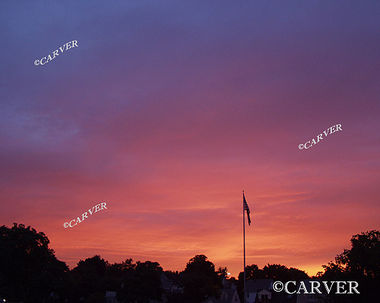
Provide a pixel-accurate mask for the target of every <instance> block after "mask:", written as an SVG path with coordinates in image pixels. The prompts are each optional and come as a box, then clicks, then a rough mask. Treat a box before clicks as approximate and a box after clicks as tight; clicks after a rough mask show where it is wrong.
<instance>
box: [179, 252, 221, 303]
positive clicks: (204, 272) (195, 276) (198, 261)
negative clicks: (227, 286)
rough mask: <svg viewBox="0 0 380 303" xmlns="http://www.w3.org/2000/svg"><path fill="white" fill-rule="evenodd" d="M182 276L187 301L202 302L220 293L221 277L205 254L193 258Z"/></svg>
mask: <svg viewBox="0 0 380 303" xmlns="http://www.w3.org/2000/svg"><path fill="white" fill-rule="evenodd" d="M181 276H182V283H183V286H184V296H185V300H186V301H187V302H193V303H196V302H202V301H203V300H205V299H206V298H208V297H217V296H218V295H219V294H220V289H221V287H222V283H221V279H220V278H219V276H218V273H217V272H216V271H215V265H214V264H213V263H212V262H210V261H208V260H207V257H206V256H205V255H196V256H195V257H193V258H191V259H190V261H189V262H188V263H187V265H186V268H185V270H184V271H183V272H182V273H181Z"/></svg>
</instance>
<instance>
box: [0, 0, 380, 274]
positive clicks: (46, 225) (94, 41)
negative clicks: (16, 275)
mask: <svg viewBox="0 0 380 303" xmlns="http://www.w3.org/2000/svg"><path fill="white" fill-rule="evenodd" d="M379 13H380V2H376V1H361V2H358V1H329V2H322V1H304V2H303V1H286V2H284V1H241V2H239V1H141V0H139V1H91V2H86V3H85V2H78V1H65V2H55V1H54V2H53V1H48V2H47V1H33V2H30V1H21V2H18V1H17V2H16V1H1V3H0V37H1V41H3V45H2V48H1V59H0V64H1V69H0V70H1V73H0V88H1V89H0V100H1V111H0V142H1V144H0V146H1V147H0V167H1V172H2V174H1V177H0V191H1V203H0V222H1V224H5V225H8V226H9V225H10V224H12V223H13V222H17V223H24V224H26V225H32V226H33V227H35V228H36V229H37V230H39V231H43V232H45V233H46V234H47V235H48V237H49V239H50V240H51V246H52V248H53V249H54V250H55V251H56V255H57V256H58V258H60V259H61V260H63V261H66V262H67V263H68V264H70V266H73V265H75V264H76V262H78V261H79V259H80V258H85V257H91V256H93V255H94V254H101V255H102V257H104V258H106V259H107V260H109V261H112V262H120V261H122V260H124V259H126V258H128V257H133V258H134V259H137V260H151V261H158V262H160V264H161V265H162V266H163V267H164V268H165V269H179V270H181V269H182V268H183V267H184V266H185V264H186V262H187V261H188V260H189V259H190V258H191V257H193V256H194V255H195V254H198V253H203V254H206V255H207V256H208V257H209V258H210V259H211V261H213V262H215V263H216V265H217V266H227V267H228V268H229V270H230V271H231V272H232V273H233V274H234V275H236V274H237V273H238V272H239V271H240V270H241V269H242V261H241V191H242V189H243V188H244V189H245V191H246V193H247V201H248V203H249V205H250V207H251V210H252V213H253V225H252V226H251V227H250V229H249V230H248V233H247V255H248V257H247V262H248V264H251V263H255V264H258V265H259V266H263V265H265V264H266V263H268V262H270V263H281V264H285V265H287V266H295V267H298V268H301V269H304V270H306V271H307V272H308V273H310V274H314V273H316V272H317V271H318V270H320V269H321V267H320V265H322V264H326V263H327V262H328V261H330V260H332V259H333V258H334V256H335V255H336V254H338V253H340V252H342V250H343V249H344V248H345V247H346V248H347V247H348V246H349V239H350V237H351V235H353V234H356V233H359V232H362V231H365V230H368V229H379V228H380V224H379V222H380V207H379V202H380V201H379V197H380V189H379V180H380V173H379V172H380V170H379V168H380V161H379V155H380V134H379V130H380V122H379V120H380V119H379V115H380V102H379V95H380V85H379V83H380V65H379V62H380V18H379ZM72 40H78V47H77V48H73V49H70V50H67V51H65V52H64V53H62V54H61V55H59V56H58V57H57V58H55V59H54V60H53V61H51V62H49V63H48V64H45V65H44V66H34V64H33V62H34V60H36V59H40V58H42V57H44V56H47V55H48V54H50V53H51V52H52V51H54V50H55V49H57V48H58V47H59V46H62V45H63V44H64V43H66V42H69V41H72ZM337 123H340V124H342V128H343V130H342V131H340V132H336V133H334V134H331V135H329V136H328V137H326V138H325V139H324V140H323V141H322V142H320V143H318V144H317V145H315V146H313V147H312V148H310V149H308V150H302V151H301V150H299V149H298V144H300V143H305V142H306V141H308V140H311V139H312V138H315V137H316V136H317V135H318V134H320V133H321V132H322V131H323V130H325V129H327V128H328V127H330V126H332V125H335V124H337ZM100 201H107V205H108V206H109V209H108V210H106V211H104V212H100V213H98V214H96V215H95V216H93V217H91V218H89V219H88V220H86V221H85V222H82V223H81V224H80V225H78V226H76V227H75V228H72V229H64V228H63V223H64V222H66V221H68V220H70V219H73V218H75V217H77V216H79V215H81V214H82V213H83V212H84V211H86V210H87V209H88V208H90V207H92V206H93V205H95V204H97V203H98V202H100Z"/></svg>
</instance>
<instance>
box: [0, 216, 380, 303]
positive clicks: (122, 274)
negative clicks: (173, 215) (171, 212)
mask: <svg viewBox="0 0 380 303" xmlns="http://www.w3.org/2000/svg"><path fill="white" fill-rule="evenodd" d="M323 267H324V272H320V273H318V274H317V276H316V277H313V278H315V279H321V280H334V281H337V280H341V281H358V282H359V285H360V286H359V289H360V293H361V294H360V295H357V296H349V295H330V296H328V297H326V298H325V299H326V300H328V302H371V301H373V298H376V297H378V296H377V294H376V293H375V292H376V290H378V289H379V286H380V232H379V231H376V230H372V231H368V232H364V233H361V234H358V235H354V236H353V237H352V239H351V249H346V250H344V252H343V253H341V254H339V255H338V256H337V257H336V258H335V261H333V262H330V263H328V264H327V265H324V266H323ZM246 274H247V280H251V279H273V280H281V281H284V282H286V281H290V280H292V281H293V280H295V281H301V280H307V279H309V278H310V277H309V276H308V275H307V274H306V273H305V272H304V271H302V270H299V269H296V268H287V267H286V266H284V265H279V264H268V265H266V266H264V267H263V268H262V269H260V268H259V267H258V266H257V265H255V264H252V265H248V266H247V267H246ZM225 281H228V283H229V284H234V285H236V286H237V290H238V292H239V296H240V298H242V289H243V273H240V274H239V276H238V279H237V280H236V279H235V278H229V277H228V274H227V268H225V267H224V268H218V269H216V268H215V265H214V264H213V263H212V262H211V261H209V260H208V259H207V257H206V256H204V255H196V256H194V257H193V258H191V259H190V260H189V262H188V263H187V265H186V267H185V269H184V270H183V271H182V272H173V271H164V270H163V268H162V267H161V266H160V264H159V263H157V262H150V261H146V262H139V261H137V262H133V260H132V259H126V260H125V261H124V262H121V263H114V264H110V263H109V262H107V261H106V260H104V259H102V258H101V257H100V256H98V255H96V256H94V257H92V258H87V259H85V260H80V261H79V262H78V264H77V266H76V267H75V268H73V269H72V270H69V268H68V266H67V265H66V264H65V263H64V262H62V261H59V260H58V259H57V258H56V257H55V255H54V251H53V250H52V249H50V248H49V239H48V238H47V236H46V235H45V234H44V233H43V232H37V231H36V230H35V229H34V228H32V227H30V226H28V227H25V225H23V224H16V223H14V225H13V227H11V228H8V227H6V226H1V227H0V302H2V300H6V301H4V302H23V303H45V302H46V303H58V302H70V303H76V302H80V303H97V302H99V303H100V302H102V303H103V302H105V294H106V291H112V292H114V294H116V298H115V299H117V301H118V302H133V303H145V302H146V303H148V302H150V303H152V302H168V303H177V302H181V303H197V302H204V301H205V300H206V299H207V298H217V297H218V296H220V294H221V290H222V289H223V286H224V282H225Z"/></svg>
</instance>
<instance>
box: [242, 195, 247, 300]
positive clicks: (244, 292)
mask: <svg viewBox="0 0 380 303" xmlns="http://www.w3.org/2000/svg"><path fill="white" fill-rule="evenodd" d="M243 196H244V190H243ZM243 201H244V200H243ZM242 204H243V251H244V253H243V254H244V291H243V296H244V300H243V303H245V301H246V297H247V296H246V288H245V211H244V202H243V203H242Z"/></svg>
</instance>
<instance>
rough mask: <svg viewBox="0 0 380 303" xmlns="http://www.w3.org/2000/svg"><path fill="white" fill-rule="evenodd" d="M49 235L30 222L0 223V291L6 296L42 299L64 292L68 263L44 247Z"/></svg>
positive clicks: (21, 299)
mask: <svg viewBox="0 0 380 303" xmlns="http://www.w3.org/2000/svg"><path fill="white" fill-rule="evenodd" d="M48 245H49V239H48V238H47V237H46V235H45V234H44V233H42V232H37V231H36V230H35V229H34V228H31V227H30V226H28V227H25V225H23V224H19V225H17V224H16V223H14V225H13V227H12V228H8V227H6V226H1V227H0V248H1V249H0V295H2V296H4V297H5V298H7V299H8V300H15V301H23V302H44V301H45V300H46V298H48V297H51V298H53V297H54V296H51V295H53V294H55V296H57V295H59V294H61V296H62V295H63V294H64V288H65V283H66V276H65V274H66V273H67V272H68V267H67V266H66V264H65V263H64V262H61V261H58V260H57V259H56V257H55V255H54V251H53V250H52V249H50V248H49V247H48Z"/></svg>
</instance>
